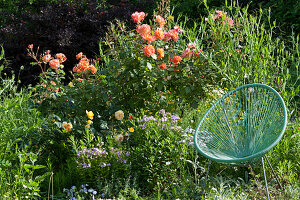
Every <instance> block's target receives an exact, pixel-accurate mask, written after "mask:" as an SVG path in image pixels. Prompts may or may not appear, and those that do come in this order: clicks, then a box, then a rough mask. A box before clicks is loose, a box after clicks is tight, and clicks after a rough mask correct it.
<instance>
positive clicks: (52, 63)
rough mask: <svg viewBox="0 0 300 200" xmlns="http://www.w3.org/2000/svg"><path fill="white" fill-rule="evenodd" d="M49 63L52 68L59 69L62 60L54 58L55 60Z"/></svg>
mask: <svg viewBox="0 0 300 200" xmlns="http://www.w3.org/2000/svg"><path fill="white" fill-rule="evenodd" d="M49 65H50V67H51V69H58V68H59V66H60V62H59V60H58V59H53V60H50V62H49Z"/></svg>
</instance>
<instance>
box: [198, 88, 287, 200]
mask: <svg viewBox="0 0 300 200" xmlns="http://www.w3.org/2000/svg"><path fill="white" fill-rule="evenodd" d="M254 87H257V88H263V89H266V90H268V91H270V92H271V93H272V94H274V95H275V96H276V98H277V99H276V100H278V101H279V103H280V104H281V106H282V107H281V108H282V109H283V116H282V117H283V126H282V127H281V131H280V133H279V134H278V136H277V138H276V140H275V141H274V142H273V143H272V144H271V145H269V146H267V147H266V148H264V149H263V150H261V151H259V152H256V153H255V154H253V155H248V156H245V157H241V158H233V159H219V158H217V157H212V155H211V154H208V153H207V152H205V151H204V150H203V149H202V148H201V145H200V144H198V142H199V141H198V139H197V137H198V134H203V133H206V132H205V131H201V130H200V129H201V125H202V123H203V121H205V120H206V118H207V116H208V114H209V113H210V112H211V111H213V109H215V107H216V106H219V105H220V104H222V107H223V109H222V110H223V113H224V115H225V120H224V121H225V124H227V126H228V132H230V133H231V134H233V133H232V130H231V128H230V123H229V120H228V117H227V113H226V109H225V107H224V103H223V101H224V99H226V98H227V97H229V96H230V95H232V94H234V93H235V92H237V91H240V90H243V89H245V88H246V89H251V88H254ZM219 107H220V106H219ZM286 124H287V111H286V106H285V103H284V101H283V99H282V97H281V96H280V95H279V93H278V92H277V91H276V90H274V89H273V88H272V87H270V86H267V85H264V84H248V85H243V86H241V87H238V88H236V89H234V90H232V91H230V92H228V93H227V94H225V95H224V96H223V97H221V98H220V99H218V100H217V101H216V103H215V104H214V105H213V106H211V108H209V110H208V111H207V112H206V113H205V115H204V116H203V117H202V119H201V120H200V122H199V124H198V126H197V128H196V130H195V136H194V142H195V146H196V149H197V150H198V151H199V152H200V153H201V154H202V155H203V156H204V157H206V158H208V159H209V162H208V166H207V171H206V175H205V180H204V184H203V188H202V197H204V194H205V193H204V192H205V185H206V182H207V179H208V174H209V168H210V165H211V163H212V161H215V162H219V163H224V164H229V165H236V166H251V165H252V164H254V163H256V162H257V161H258V160H259V159H260V161H261V164H262V168H263V174H264V181H265V187H266V192H267V198H268V200H269V199H270V195H269V190H268V183H267V177H266V172H265V163H264V159H265V160H267V163H268V165H269V166H270V168H271V170H272V173H273V174H274V176H275V179H276V181H277V183H278V185H279V187H280V188H281V189H282V185H281V184H280V181H279V179H278V176H277V175H276V173H275V171H274V169H273V167H272V165H271V163H270V161H269V160H268V158H267V157H266V156H265V154H266V153H267V152H268V151H270V150H271V149H272V148H273V147H274V146H275V145H277V143H278V142H279V141H280V139H281V138H282V136H283V134H284V131H285V128H286ZM233 137H234V136H233V135H232V138H233Z"/></svg>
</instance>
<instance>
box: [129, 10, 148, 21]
mask: <svg viewBox="0 0 300 200" xmlns="http://www.w3.org/2000/svg"><path fill="white" fill-rule="evenodd" d="M145 16H146V14H145V13H144V12H135V13H133V14H132V15H131V17H132V19H133V21H134V22H135V23H140V22H141V21H143V20H144V18H145Z"/></svg>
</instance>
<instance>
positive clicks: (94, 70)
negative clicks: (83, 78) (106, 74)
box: [90, 65, 97, 74]
mask: <svg viewBox="0 0 300 200" xmlns="http://www.w3.org/2000/svg"><path fill="white" fill-rule="evenodd" d="M90 70H91V73H92V74H95V73H96V72H97V68H96V67H95V66H94V65H90Z"/></svg>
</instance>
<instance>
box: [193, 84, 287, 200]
mask: <svg viewBox="0 0 300 200" xmlns="http://www.w3.org/2000/svg"><path fill="white" fill-rule="evenodd" d="M286 124H287V113H286V106H285V104H284V101H283V99H282V98H281V96H280V95H279V94H278V92H276V91H275V90H274V89H273V88H271V87H269V86H267V85H263V84H248V85H244V86H241V87H239V88H236V89H234V90H232V91H230V92H228V93H227V94H226V95H224V96H223V97H221V98H220V99H218V100H217V102H216V103H215V104H214V105H213V106H212V107H211V108H210V109H209V110H208V111H207V112H206V113H205V115H204V116H203V117H202V119H201V120H200V122H199V124H198V126H197V128H196V130H195V135H194V142H195V146H196V148H197V150H198V151H199V152H200V153H201V154H202V155H203V156H205V157H206V158H208V159H209V163H208V168H207V172H206V177H205V181H204V186H203V191H202V194H203V195H204V189H205V184H206V181H207V177H208V173H209V166H210V164H211V161H215V162H219V163H224V164H227V165H232V166H246V167H247V166H251V165H252V164H255V163H256V162H257V161H259V160H260V161H261V163H262V167H263V173H264V179H265V186H266V191H267V197H268V199H270V196H269V191H268V184H267V178H266V173H265V167H264V158H265V159H266V160H267V162H268V164H269V166H270V168H271V169H272V172H273V173H274V175H275V178H276V180H277V182H278V184H279V186H280V187H281V188H282V186H281V184H280V182H279V180H278V178H277V176H276V174H275V172H274V170H273V168H272V166H271V164H270V162H269V160H268V159H267V157H266V156H265V154H266V153H267V152H268V151H269V150H271V149H272V148H273V147H274V146H275V145H276V144H277V143H278V142H279V141H280V139H281V138H282V136H283V133H284V131H285V128H286Z"/></svg>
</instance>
